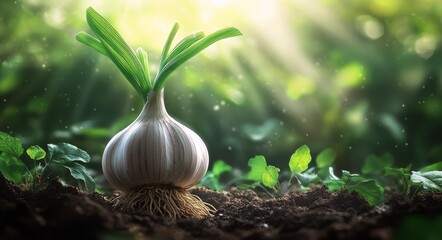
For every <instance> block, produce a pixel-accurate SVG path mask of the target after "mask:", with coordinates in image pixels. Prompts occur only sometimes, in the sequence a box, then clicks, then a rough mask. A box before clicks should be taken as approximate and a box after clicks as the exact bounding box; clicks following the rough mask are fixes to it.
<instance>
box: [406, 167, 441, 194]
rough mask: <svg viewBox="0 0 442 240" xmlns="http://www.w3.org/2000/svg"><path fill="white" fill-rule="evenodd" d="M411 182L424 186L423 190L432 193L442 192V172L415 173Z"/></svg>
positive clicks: (412, 174) (413, 172)
mask: <svg viewBox="0 0 442 240" xmlns="http://www.w3.org/2000/svg"><path fill="white" fill-rule="evenodd" d="M411 181H412V182H414V183H419V184H422V186H423V188H424V189H426V190H430V191H441V190H442V171H429V172H415V171H412V173H411Z"/></svg>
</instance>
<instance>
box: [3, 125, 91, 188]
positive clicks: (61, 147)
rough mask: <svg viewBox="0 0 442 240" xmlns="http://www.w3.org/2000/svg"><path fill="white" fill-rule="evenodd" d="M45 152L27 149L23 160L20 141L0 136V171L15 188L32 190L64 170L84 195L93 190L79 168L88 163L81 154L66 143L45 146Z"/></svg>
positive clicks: (86, 176) (5, 134)
mask: <svg viewBox="0 0 442 240" xmlns="http://www.w3.org/2000/svg"><path fill="white" fill-rule="evenodd" d="M47 149H48V152H46V151H45V150H44V149H43V148H41V147H40V146H38V145H33V146H30V147H29V148H27V149H26V155H27V157H26V155H24V154H23V153H24V149H23V145H22V143H21V141H20V139H18V138H15V137H12V136H10V135H9V134H7V133H4V132H0V171H1V172H2V173H3V175H4V176H5V177H6V178H7V179H8V180H10V181H12V182H14V183H15V184H21V183H24V184H25V186H28V187H29V188H31V189H33V190H35V189H36V188H38V187H40V186H41V185H42V184H44V183H47V182H48V181H49V180H50V179H52V178H54V177H55V176H54V175H53V173H54V172H57V171H59V170H61V169H64V168H65V169H68V170H69V172H70V175H71V177H73V178H74V179H77V180H81V181H83V182H84V184H85V186H86V189H87V190H88V191H94V190H95V181H94V179H93V178H92V176H91V174H90V173H89V171H88V170H87V169H86V168H85V167H84V166H83V165H82V164H83V163H88V162H89V161H90V157H89V155H88V154H87V153H86V152H85V151H83V150H81V149H79V148H78V147H76V146H74V145H71V144H69V143H60V144H48V145H47ZM26 160H28V161H26Z"/></svg>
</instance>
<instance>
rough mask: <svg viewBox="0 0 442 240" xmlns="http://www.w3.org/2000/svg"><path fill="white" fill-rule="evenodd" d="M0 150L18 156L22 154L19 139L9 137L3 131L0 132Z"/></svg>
mask: <svg viewBox="0 0 442 240" xmlns="http://www.w3.org/2000/svg"><path fill="white" fill-rule="evenodd" d="M0 152H3V153H6V154H10V155H12V156H14V157H16V158H19V157H20V156H21V155H22V154H23V147H22V145H21V141H20V139H18V138H15V137H11V136H9V135H8V134H6V133H4V132H0Z"/></svg>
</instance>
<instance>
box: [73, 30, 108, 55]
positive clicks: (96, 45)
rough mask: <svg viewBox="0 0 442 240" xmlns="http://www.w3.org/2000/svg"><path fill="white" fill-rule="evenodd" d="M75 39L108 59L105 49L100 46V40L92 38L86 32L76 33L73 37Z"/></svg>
mask: <svg viewBox="0 0 442 240" xmlns="http://www.w3.org/2000/svg"><path fill="white" fill-rule="evenodd" d="M75 38H76V39H77V40H78V41H79V42H81V43H83V44H84V45H86V46H88V47H90V48H92V49H94V50H95V51H97V52H99V53H101V54H103V55H105V56H107V57H110V56H109V54H108V53H107V50H106V48H105V47H104V46H103V44H101V42H100V40H98V39H96V38H94V37H93V36H92V35H90V34H89V33H86V32H79V33H77V35H75Z"/></svg>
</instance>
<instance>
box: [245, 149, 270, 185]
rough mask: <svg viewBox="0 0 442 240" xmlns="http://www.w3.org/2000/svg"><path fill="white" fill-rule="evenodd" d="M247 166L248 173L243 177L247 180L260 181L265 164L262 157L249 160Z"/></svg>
mask: <svg viewBox="0 0 442 240" xmlns="http://www.w3.org/2000/svg"><path fill="white" fill-rule="evenodd" d="M247 165H248V166H249V167H250V172H248V173H247V174H246V175H245V178H246V179H248V180H254V181H261V179H262V174H263V173H264V172H265V170H266V167H267V162H266V159H265V157H264V156H261V155H258V156H255V157H254V158H251V159H249V161H248V162H247Z"/></svg>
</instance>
